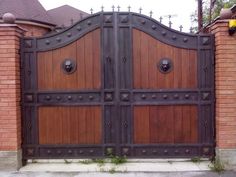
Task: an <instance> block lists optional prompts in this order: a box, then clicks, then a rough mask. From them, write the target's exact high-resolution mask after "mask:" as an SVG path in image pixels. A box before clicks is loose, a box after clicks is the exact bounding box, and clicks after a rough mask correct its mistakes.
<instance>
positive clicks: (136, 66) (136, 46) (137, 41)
mask: <svg viewBox="0 0 236 177" xmlns="http://www.w3.org/2000/svg"><path fill="white" fill-rule="evenodd" d="M140 51H141V36H140V31H138V30H136V29H133V79H134V81H133V82H134V83H133V84H134V86H133V87H134V88H137V89H138V88H141V68H140V67H141V61H140V60H141V52H140Z"/></svg>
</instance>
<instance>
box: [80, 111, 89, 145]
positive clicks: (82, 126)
mask: <svg viewBox="0 0 236 177" xmlns="http://www.w3.org/2000/svg"><path fill="white" fill-rule="evenodd" d="M78 130H79V143H80V144H86V143H87V141H86V139H87V138H86V133H87V132H86V107H81V108H80V109H79V127H78Z"/></svg>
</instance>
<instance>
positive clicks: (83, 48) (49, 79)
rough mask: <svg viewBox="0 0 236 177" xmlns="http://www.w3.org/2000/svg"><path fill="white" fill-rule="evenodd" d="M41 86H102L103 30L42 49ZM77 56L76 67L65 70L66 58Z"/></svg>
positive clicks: (39, 79) (39, 73)
mask: <svg viewBox="0 0 236 177" xmlns="http://www.w3.org/2000/svg"><path fill="white" fill-rule="evenodd" d="M37 58H38V59H37V61H38V63H37V66H38V89H39V90H66V89H69V90H80V89H99V88H100V87H101V67H100V66H101V64H100V30H99V29H97V30H95V31H92V32H90V33H88V34H86V35H85V36H84V37H82V38H81V39H79V40H78V41H76V42H74V43H72V44H70V45H68V46H66V47H63V48H59V49H56V50H52V51H47V52H39V53H38V57H37ZM66 58H68V59H75V60H76V64H77V66H76V71H75V72H74V73H72V74H69V75H68V74H65V72H64V71H63V70H62V66H61V64H62V62H63V61H64V60H65V59H66Z"/></svg>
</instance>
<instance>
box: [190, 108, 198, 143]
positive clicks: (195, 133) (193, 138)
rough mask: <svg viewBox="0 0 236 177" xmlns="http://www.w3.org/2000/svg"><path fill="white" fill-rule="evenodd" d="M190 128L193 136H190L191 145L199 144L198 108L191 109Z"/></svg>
mask: <svg viewBox="0 0 236 177" xmlns="http://www.w3.org/2000/svg"><path fill="white" fill-rule="evenodd" d="M190 113H191V114H190V120H191V122H190V127H191V134H190V141H191V143H197V141H198V118H197V117H198V112H197V107H196V106H191V107H190Z"/></svg>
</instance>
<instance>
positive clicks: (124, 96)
mask: <svg viewBox="0 0 236 177" xmlns="http://www.w3.org/2000/svg"><path fill="white" fill-rule="evenodd" d="M121 99H122V101H129V94H128V93H123V94H122V95H121Z"/></svg>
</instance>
